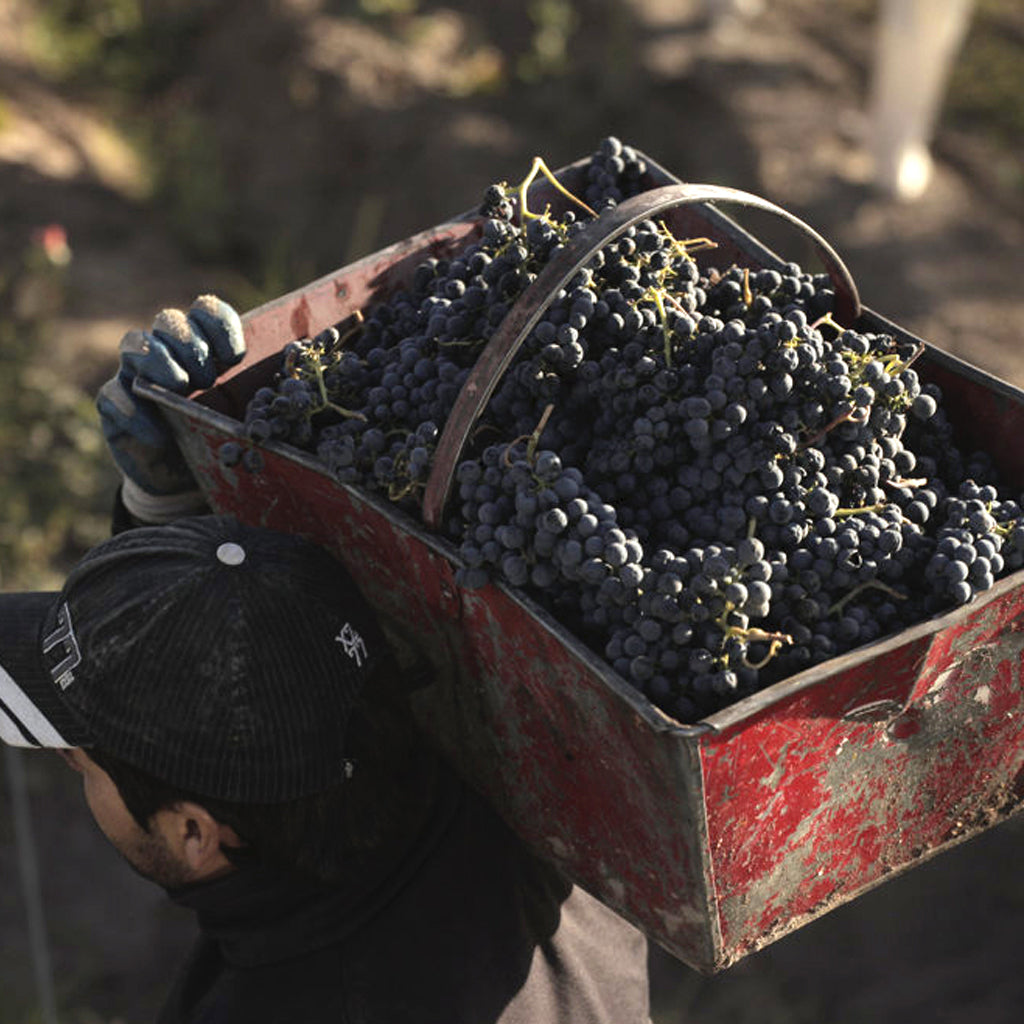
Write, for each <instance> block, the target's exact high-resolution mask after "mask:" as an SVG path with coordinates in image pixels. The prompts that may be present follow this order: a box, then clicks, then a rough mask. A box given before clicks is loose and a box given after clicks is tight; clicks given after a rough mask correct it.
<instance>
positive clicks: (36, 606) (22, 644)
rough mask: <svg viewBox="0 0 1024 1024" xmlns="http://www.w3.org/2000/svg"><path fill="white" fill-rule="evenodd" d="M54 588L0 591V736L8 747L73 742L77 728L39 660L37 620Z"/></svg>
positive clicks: (57, 745) (53, 596)
mask: <svg viewBox="0 0 1024 1024" xmlns="http://www.w3.org/2000/svg"><path fill="white" fill-rule="evenodd" d="M58 597H59V595H58V594H56V593H21V594H0V739H2V740H3V741H4V743H7V744H9V745H10V746H13V747H53V748H60V747H77V746H81V739H80V737H79V736H76V734H79V733H81V731H82V730H81V727H80V726H77V724H76V722H75V720H74V718H73V717H72V716H71V714H70V712H68V710H67V709H66V708H65V707H64V705H63V703H62V702H61V701H60V698H59V697H58V696H57V692H56V691H57V687H56V685H55V684H54V681H53V679H52V678H51V676H50V673H49V671H48V670H47V668H46V666H45V665H44V664H43V660H42V656H41V650H40V641H39V638H40V636H41V635H42V630H43V623H44V622H45V621H46V618H47V615H48V614H49V612H50V610H51V609H52V608H53V606H54V604H55V602H56V601H57V598H58Z"/></svg>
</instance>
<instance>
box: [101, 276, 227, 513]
mask: <svg viewBox="0 0 1024 1024" xmlns="http://www.w3.org/2000/svg"><path fill="white" fill-rule="evenodd" d="M120 352H121V363H120V366H119V368H118V372H117V376H115V377H114V378H112V379H111V380H109V381H107V383H106V384H104V385H103V387H102V388H100V391H99V395H98V396H97V398H96V407H97V409H98V410H99V413H100V423H101V426H102V429H103V436H104V437H105V438H106V442H107V446H108V447H109V448H110V452H111V454H112V455H113V457H114V461H115V462H116V463H117V465H118V468H119V469H120V470H121V474H122V476H123V477H124V486H123V487H122V489H121V500H122V501H123V502H124V505H125V508H126V509H127V510H128V511H129V512H130V513H131V514H132V515H133V516H134V517H135V518H136V519H140V520H142V521H144V522H147V523H160V522H166V521H169V520H171V519H175V518H177V517H179V516H182V515H188V514H190V513H193V512H197V511H199V510H200V509H201V508H202V507H203V504H204V503H203V497H202V494H201V493H200V491H199V488H198V486H197V484H196V481H195V478H194V477H193V476H192V473H191V471H190V470H189V468H188V466H187V464H186V463H185V459H184V457H183V456H182V454H181V451H180V450H179V448H178V445H177V442H176V441H175V439H174V435H173V433H172V431H171V428H170V426H169V425H168V423H167V421H166V420H165V419H164V418H163V416H162V415H161V414H160V410H159V409H158V408H157V407H156V406H155V405H153V403H152V402H147V401H145V400H140V399H138V398H136V397H135V395H133V394H132V381H133V380H134V379H135V378H136V377H140V378H143V379H145V380H148V381H151V382H152V383H154V384H159V385H161V386H162V387H165V388H167V389H169V390H171V391H175V392H177V393H178V394H183V395H184V394H189V393H190V392H192V391H195V390H197V389H201V388H208V387H210V386H211V385H212V384H213V383H214V381H216V379H217V376H218V374H220V373H221V372H223V371H224V370H226V369H227V368H228V367H229V366H233V365H234V364H235V363H237V362H239V361H240V360H241V359H242V357H243V356H244V355H245V338H244V335H243V333H242V322H241V320H240V319H239V317H238V314H237V313H236V312H235V310H234V309H233V308H232V307H231V306H229V305H228V304H227V303H226V302H224V301H222V300H221V299H218V298H217V297H216V296H214V295H201V296H199V298H197V299H196V300H195V302H193V303H192V306H191V307H190V308H189V310H188V312H187V313H185V312H182V311H181V310H180V309H165V310H162V311H161V312H160V313H158V314H157V315H156V317H155V318H154V320H153V326H152V328H151V330H149V331H129V332H128V333H127V334H126V335H125V336H124V338H123V339H122V340H121V348H120Z"/></svg>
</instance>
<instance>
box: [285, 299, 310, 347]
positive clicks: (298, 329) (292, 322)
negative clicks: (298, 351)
mask: <svg viewBox="0 0 1024 1024" xmlns="http://www.w3.org/2000/svg"><path fill="white" fill-rule="evenodd" d="M309 322H310V313H309V302H308V301H307V299H306V297H305V295H303V297H302V298H301V299H300V300H299V302H298V304H297V305H296V306H295V308H294V309H293V310H292V315H291V317H290V318H289V321H288V323H289V326H290V327H291V329H292V336H293V337H295V338H308V337H309V333H310V332H309Z"/></svg>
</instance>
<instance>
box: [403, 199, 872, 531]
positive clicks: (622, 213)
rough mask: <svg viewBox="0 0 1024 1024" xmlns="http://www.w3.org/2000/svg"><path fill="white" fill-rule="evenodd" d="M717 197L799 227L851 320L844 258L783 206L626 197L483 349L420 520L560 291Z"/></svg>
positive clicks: (548, 270) (855, 312)
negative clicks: (669, 220)
mask: <svg viewBox="0 0 1024 1024" xmlns="http://www.w3.org/2000/svg"><path fill="white" fill-rule="evenodd" d="M715 200H717V201H720V202H730V203H736V204H737V205H740V206H747V207H753V208H755V209H759V210H765V211H767V212H768V213H773V214H775V215H776V216H778V217H780V218H782V219H783V220H785V221H787V222H788V223H790V224H792V225H794V226H795V227H797V228H799V230H800V231H801V232H802V233H803V234H804V235H806V236H807V237H808V238H809V239H810V240H811V241H812V242H813V243H814V245H815V248H816V249H817V251H818V255H819V256H820V257H821V260H822V262H823V263H824V265H825V269H826V270H827V271H828V275H829V277H830V278H831V279H832V285H833V287H834V288H835V293H836V302H835V306H836V310H835V311H836V316H837V318H838V319H839V320H840V321H843V322H846V323H853V321H854V320H856V319H857V317H858V316H859V315H860V297H859V296H858V294H857V286H856V285H855V284H854V282H853V278H852V277H851V275H850V271H849V270H848V269H847V267H846V264H844V263H843V261H842V260H841V259H840V258H839V255H838V253H836V251H835V250H834V249H833V248H832V246H830V245H829V244H828V242H826V241H825V239H824V238H822V237H821V235H819V234H818V232H817V231H815V230H814V228H812V227H810V226H809V225H808V224H806V223H804V221H802V220H800V218H799V217H796V216H794V215H793V214H792V213H789V211H787V210H784V209H783V208H782V207H781V206H776V205H775V204H774V203H772V202H770V201H769V200H767V199H762V198H761V197H760V196H756V195H754V194H753V193H750V192H743V191H740V190H739V189H734V188H727V187H726V186H724V185H684V184H678V185H665V186H664V187H662V188H655V189H651V190H649V191H647V192H642V193H640V195H637V196H633V197H632V198H631V199H626V200H624V201H623V202H621V203H619V205H618V206H616V207H613V208H612V209H611V210H608V211H606V212H604V213H602V214H601V216H600V217H598V218H597V219H596V220H594V221H591V222H590V223H589V224H588V225H587V226H586V227H585V228H584V229H583V230H582V231H581V232H580V233H579V234H578V235H576V236H575V237H574V238H572V239H571V241H570V242H569V243H568V244H567V245H566V247H565V249H564V250H563V251H562V252H560V253H559V254H558V255H557V256H556V257H555V258H554V259H553V260H551V261H550V262H549V263H548V264H546V265H545V266H544V268H543V269H542V270H541V272H540V273H539V274H538V275H537V277H536V278H534V280H533V281H532V283H531V284H530V285H529V286H528V287H527V288H526V289H525V291H524V292H523V294H522V295H520V297H519V298H518V300H517V301H516V302H515V303H514V305H513V306H512V308H511V309H510V310H509V311H508V313H507V314H506V316H505V319H504V320H502V322H501V324H500V325H499V326H498V329H497V330H496V331H495V332H494V334H493V335H492V336H491V339H490V341H489V342H488V343H487V345H486V347H485V348H484V350H483V352H482V353H481V354H480V357H479V358H478V359H477V361H476V363H475V365H474V366H473V369H472V371H471V372H470V374H469V377H468V378H467V379H466V383H465V384H464V385H463V387H462V390H461V391H460V392H459V394H458V397H457V398H456V400H455V404H454V406H453V407H452V411H451V413H450V414H449V416H448V419H447V421H446V422H445V426H444V430H443V431H442V433H441V439H440V441H439V442H438V445H437V451H436V452H435V454H434V464H433V467H432V468H431V471H430V477H429V478H428V480H427V485H426V489H425V491H424V494H423V522H424V523H425V524H426V526H427V527H428V529H431V530H437V529H438V528H439V527H440V525H441V517H442V515H443V514H444V508H445V505H446V504H447V502H448V495H449V494H450V493H451V488H452V483H453V481H454V479H455V469H456V467H457V465H458V463H459V461H460V459H461V458H462V453H463V450H464V449H465V447H466V442H467V440H468V439H469V435H470V433H471V432H472V430H473V427H474V426H475V425H476V421H477V419H478V418H479V417H480V414H481V413H482V412H483V410H484V408H485V407H486V405H487V403H488V401H489V400H490V398H491V395H492V394H493V392H494V389H495V388H496V387H497V385H498V382H499V381H500V380H501V378H502V376H503V375H504V373H505V370H506V369H508V366H509V363H511V362H512V359H513V357H514V356H515V354H516V353H517V352H518V351H519V348H520V346H521V345H522V344H523V342H524V341H525V340H526V338H527V336H528V335H529V333H530V331H531V330H533V328H534V326H535V325H536V323H537V322H538V321H539V320H540V318H541V317H542V316H543V315H544V314H545V313H546V312H547V309H548V306H550V305H551V303H552V302H553V301H554V299H555V296H556V295H557V294H558V292H559V290H560V289H561V288H563V287H564V286H565V285H566V284H567V283H568V282H569V281H570V280H571V279H572V278H573V277H574V276H575V275H576V274H577V273H578V272H579V271H580V270H582V269H583V267H585V266H586V265H587V264H588V263H589V262H590V260H591V259H592V258H593V257H594V256H595V255H596V254H597V253H598V252H599V251H600V250H601V249H603V248H604V247H605V246H606V245H608V243H609V242H613V241H614V240H615V239H616V238H618V237H619V235H621V234H623V233H624V232H625V231H627V230H628V229H629V228H631V227H632V226H633V225H634V224H638V223H640V221H643V220H649V219H650V218H651V217H654V216H656V215H657V214H659V213H663V212H665V211H666V210H671V209H673V208H675V207H677V206H687V205H691V204H694V203H704V202H713V201H715Z"/></svg>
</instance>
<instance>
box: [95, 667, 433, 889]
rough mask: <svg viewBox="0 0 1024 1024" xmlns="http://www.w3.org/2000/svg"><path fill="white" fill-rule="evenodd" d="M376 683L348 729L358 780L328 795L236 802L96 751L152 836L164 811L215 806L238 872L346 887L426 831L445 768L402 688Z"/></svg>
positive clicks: (353, 776) (352, 778)
mask: <svg viewBox="0 0 1024 1024" xmlns="http://www.w3.org/2000/svg"><path fill="white" fill-rule="evenodd" d="M375 682H376V683H377V684H378V685H372V684H371V685H369V686H368V688H367V693H366V694H365V695H364V697H363V699H362V700H361V702H360V704H359V705H358V706H357V707H356V708H355V709H354V711H353V714H352V718H351V721H350V723H349V727H348V736H349V743H348V750H349V757H348V760H349V762H350V763H351V766H352V767H351V775H350V776H349V777H347V778H345V779H344V780H343V781H342V782H341V783H340V784H338V785H335V786H333V787H332V788H330V789H326V790H323V791H322V792H317V793H310V794H308V795H306V796H302V797H299V798H297V799H295V800H290V801H286V802H283V803H246V804H242V803H234V802H227V801H223V800H219V799H216V798H211V797H208V796H205V795H203V794H200V793H194V792H190V791H188V790H185V789H181V788H179V787H177V786H173V785H171V784H169V783H167V782H164V781H163V780H161V779H158V778H155V777H154V776H153V775H151V774H149V773H148V772H145V771H143V770H141V769H139V768H136V767H135V766H134V765H131V764H128V763H127V762H125V761H123V760H122V759H120V758H118V757H115V756H113V755H112V754H110V753H108V752H106V751H104V750H99V749H96V748H88V749H87V753H88V754H89V757H90V758H92V760H93V761H95V762H96V764H98V765H99V766H100V768H102V769H103V770H104V771H105V772H106V773H107V774H108V775H109V776H110V777H111V779H112V780H113V782H114V784H115V785H116V786H117V789H118V792H119V793H120V795H121V799H122V800H123V801H124V803H125V806H126V807H127V808H128V810H129V812H130V813H131V815H132V817H133V818H134V819H135V821H136V822H138V824H139V825H140V826H141V827H142V828H143V829H144V830H146V831H147V832H148V831H149V826H150V822H151V819H152V817H153V815H154V814H156V812H157V811H159V810H161V809H163V808H167V807H172V806H174V804H176V803H180V802H182V801H191V802H193V803H197V804H199V805H200V806H202V807H204V808H206V810H207V811H209V813H210V814H211V815H213V817H214V818H215V819H216V820H217V821H219V822H220V823H221V824H223V825H228V826H230V827H231V828H232V829H233V830H234V831H235V832H236V833H237V834H238V836H239V838H240V839H241V840H242V843H243V845H242V846H241V847H229V846H223V847H222V850H223V852H224V855H225V856H226V857H227V858H228V859H229V860H230V861H231V862H232V863H234V864H236V865H239V866H241V865H243V864H247V863H261V864H268V865H273V866H276V867H281V868H286V869H290V870H295V871H298V872H300V873H302V874H305V875H307V876H310V877H313V878H315V879H318V880H320V881H323V882H328V883H330V882H335V881H338V880H339V879H340V878H341V877H342V875H343V874H344V873H345V872H346V870H347V869H349V868H351V866H352V865H353V863H354V861H356V860H358V859H362V858H365V857H369V856H371V855H372V854H373V853H374V851H379V850H381V849H382V848H383V847H386V846H388V845H390V844H393V843H400V842H402V841H403V840H404V839H405V838H406V837H408V836H410V835H412V834H414V833H415V832H416V831H417V830H418V829H419V828H420V827H421V826H422V824H423V820H424V818H425V816H426V814H427V812H428V811H429V807H430V801H431V798H432V796H433V793H434V787H435V780H436V772H437V762H436V758H435V755H434V754H433V752H432V751H431V750H430V749H429V747H428V746H427V745H426V744H425V743H424V741H423V739H422V737H421V736H420V733H419V731H418V729H417V728H416V725H415V723H414V721H413V719H412V715H411V712H410V711H409V708H408V703H407V695H406V693H405V692H402V691H400V690H397V689H396V688H395V687H393V686H388V685H385V684H384V683H383V682H382V681H381V680H380V677H378V679H377V680H375Z"/></svg>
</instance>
